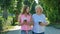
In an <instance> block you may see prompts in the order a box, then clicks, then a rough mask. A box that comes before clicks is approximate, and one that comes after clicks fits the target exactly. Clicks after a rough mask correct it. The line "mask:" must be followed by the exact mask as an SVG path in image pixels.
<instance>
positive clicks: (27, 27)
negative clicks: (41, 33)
mask: <svg viewBox="0 0 60 34" xmlns="http://www.w3.org/2000/svg"><path fill="white" fill-rule="evenodd" d="M24 19H26V20H27V22H28V23H30V19H31V15H27V16H25V15H24V14H21V15H20V23H23V21H24ZM21 30H31V26H29V25H22V26H21Z"/></svg>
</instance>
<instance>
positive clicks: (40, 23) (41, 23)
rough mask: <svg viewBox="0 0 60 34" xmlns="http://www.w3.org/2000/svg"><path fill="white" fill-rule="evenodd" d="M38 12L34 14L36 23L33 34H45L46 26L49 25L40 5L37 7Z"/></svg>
mask: <svg viewBox="0 0 60 34" xmlns="http://www.w3.org/2000/svg"><path fill="white" fill-rule="evenodd" d="M35 10H36V13H35V14H33V15H32V18H33V21H34V25H33V29H32V31H33V34H44V30H45V26H46V25H48V23H47V22H46V19H45V18H46V17H45V15H44V14H43V13H42V12H43V8H42V7H41V6H40V5H37V6H36V7H35Z"/></svg>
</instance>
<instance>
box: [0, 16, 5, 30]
mask: <svg viewBox="0 0 60 34" xmlns="http://www.w3.org/2000/svg"><path fill="white" fill-rule="evenodd" d="M3 23H4V19H3V18H2V17H0V31H2V30H3Z"/></svg>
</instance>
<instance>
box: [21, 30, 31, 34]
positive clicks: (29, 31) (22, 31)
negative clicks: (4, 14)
mask: <svg viewBox="0 0 60 34" xmlns="http://www.w3.org/2000/svg"><path fill="white" fill-rule="evenodd" d="M21 34H26V31H25V30H21ZM28 34H32V31H31V30H28Z"/></svg>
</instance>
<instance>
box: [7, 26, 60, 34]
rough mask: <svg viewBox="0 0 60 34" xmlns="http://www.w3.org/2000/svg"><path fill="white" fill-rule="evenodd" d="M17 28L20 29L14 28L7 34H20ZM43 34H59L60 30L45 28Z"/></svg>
mask: <svg viewBox="0 0 60 34" xmlns="http://www.w3.org/2000/svg"><path fill="white" fill-rule="evenodd" d="M17 28H18V29H17ZM19 28H20V27H19V26H16V27H15V29H14V30H13V31H11V30H12V29H10V31H8V32H7V34H21V30H19ZM45 34H60V29H55V28H53V27H46V31H45Z"/></svg>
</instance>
